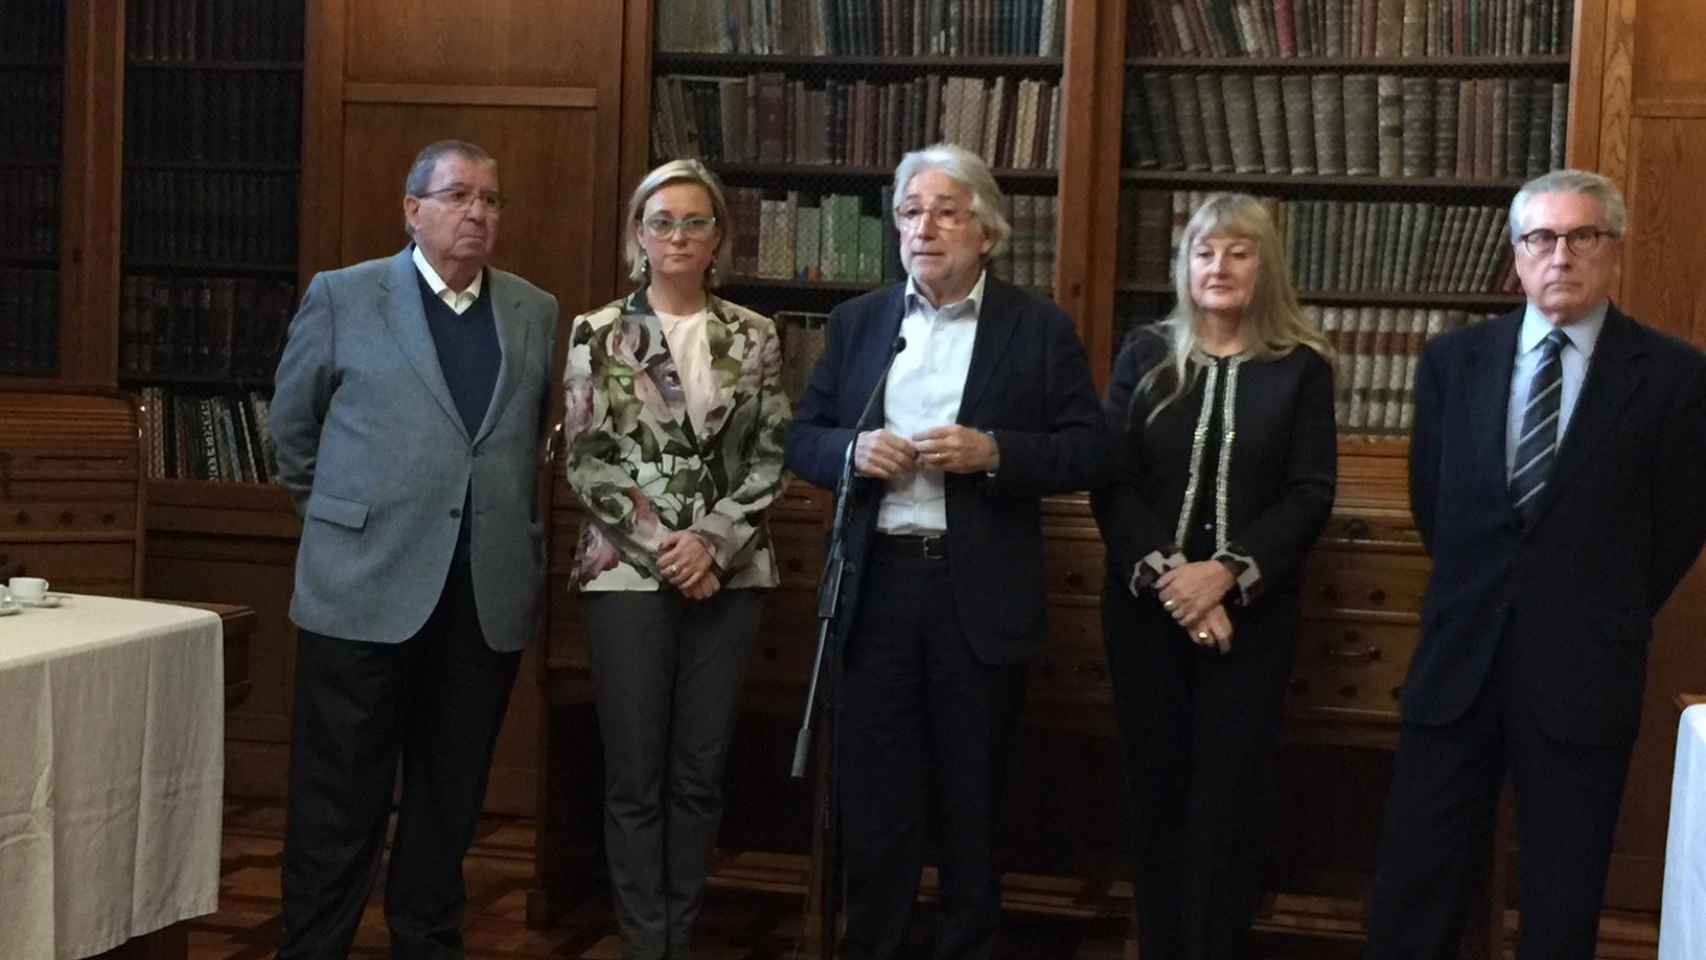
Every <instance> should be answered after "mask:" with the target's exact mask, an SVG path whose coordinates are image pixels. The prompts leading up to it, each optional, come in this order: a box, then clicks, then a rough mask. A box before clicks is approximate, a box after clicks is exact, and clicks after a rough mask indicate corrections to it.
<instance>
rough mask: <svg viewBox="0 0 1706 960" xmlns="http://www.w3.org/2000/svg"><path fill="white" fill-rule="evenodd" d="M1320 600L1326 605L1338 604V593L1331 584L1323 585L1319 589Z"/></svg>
mask: <svg viewBox="0 0 1706 960" xmlns="http://www.w3.org/2000/svg"><path fill="white" fill-rule="evenodd" d="M1321 599H1323V600H1325V601H1327V602H1328V603H1338V602H1339V591H1338V590H1335V589H1334V588H1333V585H1332V584H1330V583H1329V584H1325V585H1323V586H1322V587H1321Z"/></svg>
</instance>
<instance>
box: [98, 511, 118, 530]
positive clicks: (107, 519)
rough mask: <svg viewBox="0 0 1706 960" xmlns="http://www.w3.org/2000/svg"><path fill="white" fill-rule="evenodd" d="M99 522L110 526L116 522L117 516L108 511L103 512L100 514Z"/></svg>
mask: <svg viewBox="0 0 1706 960" xmlns="http://www.w3.org/2000/svg"><path fill="white" fill-rule="evenodd" d="M101 522H102V523H104V524H106V525H107V526H109V527H110V526H112V525H113V524H115V523H117V522H118V517H116V516H114V515H113V514H110V513H103V514H101Z"/></svg>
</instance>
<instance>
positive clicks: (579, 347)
mask: <svg viewBox="0 0 1706 960" xmlns="http://www.w3.org/2000/svg"><path fill="white" fill-rule="evenodd" d="M707 309H708V310H709V311H710V316H709V317H708V318H707V319H706V324H705V333H706V340H707V345H708V347H709V353H710V358H711V367H712V370H713V372H714V374H715V377H714V381H715V383H716V384H717V389H718V395H717V397H716V399H715V401H714V402H713V403H712V404H711V405H710V410H709V412H708V413H707V414H706V415H705V424H704V429H703V431H702V432H703V436H701V435H700V432H701V431H697V430H695V429H694V426H693V422H692V418H691V417H689V416H688V412H687V404H686V402H685V398H684V397H683V394H682V388H681V376H680V373H679V372H678V370H677V368H676V364H675V359H674V358H673V357H672V356H671V355H670V351H669V345H668V344H667V343H666V342H665V340H664V335H663V326H662V324H661V323H660V322H659V320H658V317H657V315H656V314H655V313H653V312H652V309H651V307H650V306H649V305H648V304H647V303H646V296H645V291H644V289H641V290H637V291H635V292H634V293H632V294H630V295H628V296H627V297H625V298H623V299H620V300H617V301H614V302H612V303H610V304H607V305H605V306H604V307H601V308H599V309H597V310H594V311H592V312H590V313H583V314H581V315H580V316H578V317H576V318H575V319H574V324H573V326H572V327H571V329H570V332H569V354H568V365H567V370H566V371H565V373H564V376H563V392H564V399H565V401H566V403H565V410H564V417H563V432H564V437H565V439H566V441H567V449H568V457H567V461H568V463H567V473H568V482H569V486H570V487H571V488H573V489H574V491H575V496H576V497H577V498H579V500H580V504H581V509H582V510H583V511H584V513H585V516H586V520H585V522H584V523H583V524H582V527H581V534H580V540H579V542H578V543H577V544H576V547H575V557H576V562H575V573H574V583H575V584H576V585H577V586H578V587H579V588H580V589H582V590H658V589H661V588H663V587H665V586H666V585H667V581H666V580H664V578H663V577H662V576H661V575H660V574H659V573H658V569H657V555H658V550H659V548H660V544H661V543H662V541H663V538H664V537H666V536H668V535H669V534H670V533H671V532H673V531H676V530H692V531H693V532H695V533H697V534H699V535H700V536H701V537H703V538H704V540H705V542H706V544H707V546H709V547H710V549H711V551H712V554H713V556H714V558H715V560H716V563H717V566H718V568H719V569H720V570H721V571H722V585H723V587H724V588H725V589H728V588H739V587H773V586H775V585H776V583H777V580H778V578H777V571H776V563H775V558H774V556H773V555H772V551H771V546H770V531H769V528H768V526H767V524H766V522H765V516H764V510H765V508H766V507H768V506H769V505H770V502H771V501H772V500H774V499H775V498H776V495H777V494H778V493H779V492H780V491H781V488H782V445H783V441H784V439H785V437H786V434H787V430H788V422H789V419H790V413H789V408H788V398H787V395H786V394H785V393H784V391H783V389H782V381H781V373H782V349H781V343H780V341H779V340H778V338H777V334H776V327H775V325H774V324H773V323H772V322H771V321H770V320H769V319H767V318H766V317H763V316H761V315H759V314H757V313H754V312H753V311H751V310H748V309H746V308H744V307H741V306H737V305H735V304H733V303H730V302H728V301H726V300H723V299H720V298H718V297H715V296H712V297H710V298H709V303H708V305H707Z"/></svg>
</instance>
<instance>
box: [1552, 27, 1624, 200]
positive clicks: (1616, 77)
mask: <svg viewBox="0 0 1706 960" xmlns="http://www.w3.org/2000/svg"><path fill="white" fill-rule="evenodd" d="M1585 2H1586V3H1598V2H1603V3H1604V4H1605V8H1604V9H1605V13H1604V17H1603V18H1602V19H1599V20H1598V22H1597V23H1593V22H1592V20H1593V18H1590V17H1588V16H1586V15H1583V16H1581V17H1580V20H1581V22H1583V23H1584V24H1586V23H1592V25H1594V26H1597V27H1599V28H1600V33H1599V39H1600V40H1601V45H1600V48H1599V50H1598V53H1597V55H1598V57H1599V66H1598V67H1597V71H1598V76H1597V78H1598V81H1599V84H1598V88H1597V89H1595V88H1591V87H1590V88H1587V89H1583V90H1580V91H1579V92H1578V90H1577V89H1576V88H1575V87H1571V90H1570V101H1571V108H1570V110H1571V117H1570V120H1571V127H1572V130H1571V132H1570V140H1569V143H1568V144H1567V145H1566V153H1567V156H1568V159H1569V161H1570V163H1571V164H1572V165H1574V166H1578V167H1585V168H1587V169H1590V170H1598V171H1599V172H1600V173H1603V174H1605V175H1606V176H1608V177H1610V178H1611V179H1613V180H1616V181H1617V182H1618V183H1620V184H1621V183H1627V182H1628V175H1629V109H1630V87H1631V84H1632V83H1633V78H1632V73H1633V70H1634V60H1635V0H1585ZM1592 38H1593V33H1592V32H1591V31H1589V32H1584V33H1583V34H1580V35H1578V38H1577V45H1578V54H1579V56H1581V57H1589V56H1594V55H1595V51H1594V50H1592V49H1589V48H1588V47H1587V46H1586V42H1587V41H1588V40H1591V39H1592ZM1593 76H1594V71H1593V69H1588V68H1584V73H1583V79H1589V78H1592V77H1593ZM1572 79H1574V77H1573V78H1572ZM1578 101H1580V102H1578ZM1583 104H1590V105H1588V106H1585V107H1584V106H1583ZM1578 111H1580V112H1578ZM1578 120H1580V121H1582V122H1583V123H1584V124H1585V123H1586V122H1587V121H1589V120H1593V121H1597V125H1598V133H1597V134H1596V135H1595V136H1594V149H1593V150H1592V152H1591V153H1590V152H1589V151H1588V149H1587V141H1585V140H1584V141H1582V142H1581V146H1578V137H1577V134H1576V133H1575V131H1574V129H1573V128H1574V127H1575V126H1576V121H1578Z"/></svg>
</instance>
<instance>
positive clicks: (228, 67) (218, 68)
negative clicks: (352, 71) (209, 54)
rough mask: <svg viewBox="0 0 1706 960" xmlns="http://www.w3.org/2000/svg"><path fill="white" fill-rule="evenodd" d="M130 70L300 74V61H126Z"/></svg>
mask: <svg viewBox="0 0 1706 960" xmlns="http://www.w3.org/2000/svg"><path fill="white" fill-rule="evenodd" d="M124 65H125V68H126V69H130V70H199V71H207V72H214V73H230V72H233V71H236V72H241V73H301V72H302V61H300V60H141V59H126V60H125V62H124Z"/></svg>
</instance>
